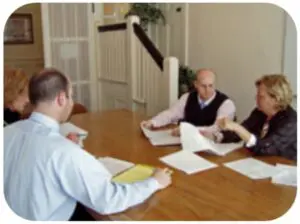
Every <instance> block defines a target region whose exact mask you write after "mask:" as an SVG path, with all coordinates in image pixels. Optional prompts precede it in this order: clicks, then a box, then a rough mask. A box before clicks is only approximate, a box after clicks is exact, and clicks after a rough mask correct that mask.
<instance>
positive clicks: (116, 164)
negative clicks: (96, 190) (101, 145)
mask: <svg viewBox="0 0 300 224" xmlns="http://www.w3.org/2000/svg"><path fill="white" fill-rule="evenodd" d="M98 160H99V161H100V162H101V163H102V164H103V165H104V166H105V168H106V169H107V170H108V171H109V172H110V174H111V175H112V176H115V175H116V174H119V173H121V172H123V171H125V170H127V169H129V168H131V167H133V166H134V163H131V162H128V161H125V160H119V159H115V158H112V157H99V158H98Z"/></svg>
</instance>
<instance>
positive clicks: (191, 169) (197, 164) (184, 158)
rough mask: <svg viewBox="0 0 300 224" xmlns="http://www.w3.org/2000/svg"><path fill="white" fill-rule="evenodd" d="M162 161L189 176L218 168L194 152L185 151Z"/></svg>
mask: <svg viewBox="0 0 300 224" xmlns="http://www.w3.org/2000/svg"><path fill="white" fill-rule="evenodd" d="M160 160H161V161H163V162H164V163H166V164H168V165H170V166H172V167H174V168H176V169H179V170H182V171H183V172H185V173H187V174H193V173H196V172H200V171H204V170H208V169H211V168H215V167H217V166H218V165H216V164H214V163H211V162H209V161H208V160H205V159H203V158H202V157H200V156H197V155H195V154H194V153H192V152H189V151H185V150H181V151H179V152H175V153H172V154H170V155H167V156H164V157H161V158H160Z"/></svg>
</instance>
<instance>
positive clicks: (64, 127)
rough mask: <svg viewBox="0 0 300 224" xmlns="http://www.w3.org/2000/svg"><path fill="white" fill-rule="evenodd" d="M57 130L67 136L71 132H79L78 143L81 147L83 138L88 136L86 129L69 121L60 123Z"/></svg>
mask: <svg viewBox="0 0 300 224" xmlns="http://www.w3.org/2000/svg"><path fill="white" fill-rule="evenodd" d="M59 132H60V134H61V135H63V136H67V135H68V134H69V133H71V132H73V133H77V134H79V145H80V146H81V147H83V140H84V139H85V138H86V137H87V136H88V132H87V131H86V130H83V129H81V128H79V127H77V126H75V125H74V124H72V123H70V122H67V123H63V124H61V125H60V130H59Z"/></svg>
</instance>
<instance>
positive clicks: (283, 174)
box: [272, 163, 297, 187]
mask: <svg viewBox="0 0 300 224" xmlns="http://www.w3.org/2000/svg"><path fill="white" fill-rule="evenodd" d="M276 169H277V174H275V175H274V176H273V177H272V183H274V184H283V185H287V186H293V187H297V167H296V166H289V165H284V164H278V163H277V164H276Z"/></svg>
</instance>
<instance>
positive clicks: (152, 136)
mask: <svg viewBox="0 0 300 224" xmlns="http://www.w3.org/2000/svg"><path fill="white" fill-rule="evenodd" d="M141 129H142V130H143V133H144V134H145V136H146V137H147V138H148V139H149V141H150V142H151V144H152V145H154V146H164V145H165V146H167V145H180V137H175V136H172V135H171V132H172V130H170V129H169V130H159V131H152V130H149V129H147V128H144V127H143V126H142V125H141Z"/></svg>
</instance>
